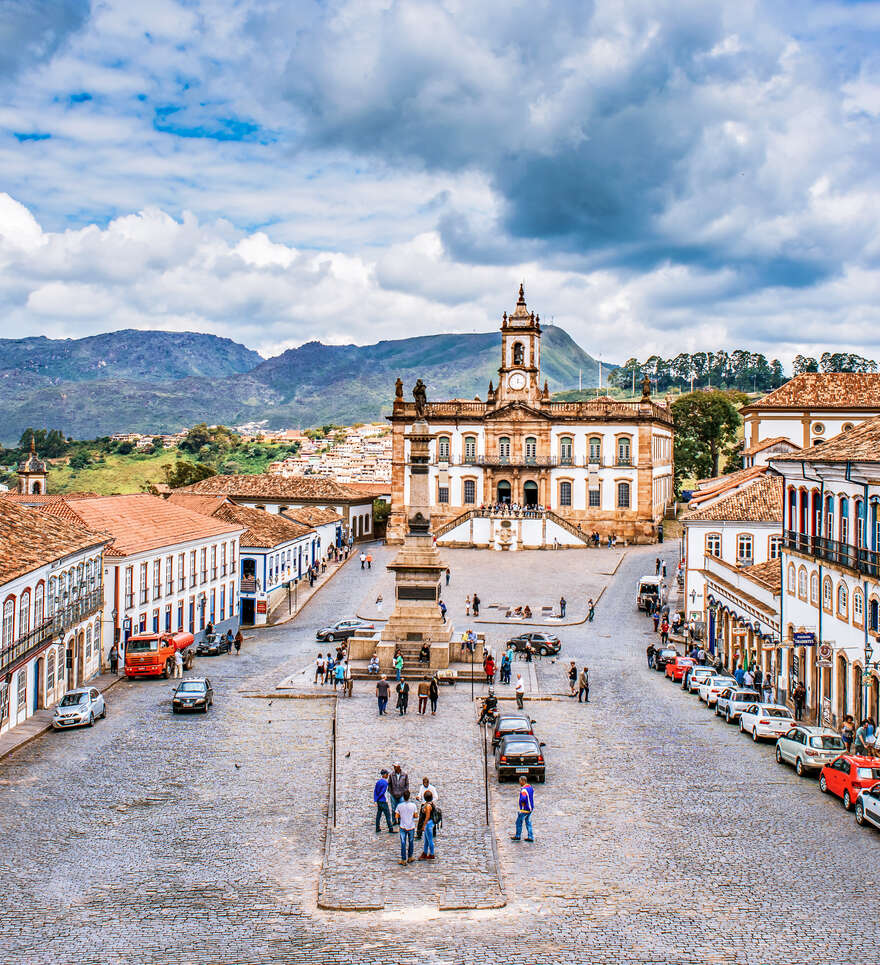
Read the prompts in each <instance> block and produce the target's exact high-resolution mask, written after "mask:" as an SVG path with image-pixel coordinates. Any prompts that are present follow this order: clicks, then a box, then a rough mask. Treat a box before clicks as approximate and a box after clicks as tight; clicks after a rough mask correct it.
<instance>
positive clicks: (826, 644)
mask: <svg viewBox="0 0 880 965" xmlns="http://www.w3.org/2000/svg"><path fill="white" fill-rule="evenodd" d="M833 654H834V641H833V640H823V641H822V642H821V643H820V644H819V648H818V649H817V650H816V657H817V658H818V659H819V660H822V661H825V660H827V661H828V663H829V665H830V663H831V657H832V656H833Z"/></svg>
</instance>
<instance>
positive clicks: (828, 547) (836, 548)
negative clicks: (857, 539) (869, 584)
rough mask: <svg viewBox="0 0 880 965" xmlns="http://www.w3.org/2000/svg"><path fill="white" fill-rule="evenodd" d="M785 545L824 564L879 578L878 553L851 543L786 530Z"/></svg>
mask: <svg viewBox="0 0 880 965" xmlns="http://www.w3.org/2000/svg"><path fill="white" fill-rule="evenodd" d="M783 538H784V542H785V545H786V547H787V548H788V549H790V550H794V552H796V553H803V554H804V555H806V556H813V557H815V558H816V559H819V560H823V561H824V562H826V563H834V564H836V565H837V566H845V567H847V569H850V570H857V571H858V572H859V573H864V574H866V575H867V576H873V577H877V576H880V553H878V552H877V551H876V550H869V549H866V548H865V547H862V546H853V545H852V544H851V543H841V542H840V541H839V540H836V539H827V538H826V537H824V536H810V535H809V534H808V533H798V532H795V531H794V530H791V529H787V530H785V532H784V534H783Z"/></svg>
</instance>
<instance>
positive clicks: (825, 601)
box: [822, 576, 834, 613]
mask: <svg viewBox="0 0 880 965" xmlns="http://www.w3.org/2000/svg"><path fill="white" fill-rule="evenodd" d="M833 593H834V590H833V588H832V586H831V577H830V576H826V577H825V579H824V580H823V581H822V606H823V607H824V608H825V609H826V610H828V612H829V613H830V612H831V597H832V594H833Z"/></svg>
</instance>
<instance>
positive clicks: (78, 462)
mask: <svg viewBox="0 0 880 965" xmlns="http://www.w3.org/2000/svg"><path fill="white" fill-rule="evenodd" d="M91 461H92V460H91V458H90V456H89V453H88V452H87V450H85V449H77V450H76V452H75V453H74V454H73V455H72V456H71V457H70V459H68V460H67V465H68V466H70V468H71V469H85V468H86V466H88V465H90V464H91Z"/></svg>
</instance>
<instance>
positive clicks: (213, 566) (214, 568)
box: [211, 543, 217, 580]
mask: <svg viewBox="0 0 880 965" xmlns="http://www.w3.org/2000/svg"><path fill="white" fill-rule="evenodd" d="M211 579H212V580H216V579H217V544H216V543H215V544H214V545H213V546H212V547H211Z"/></svg>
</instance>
